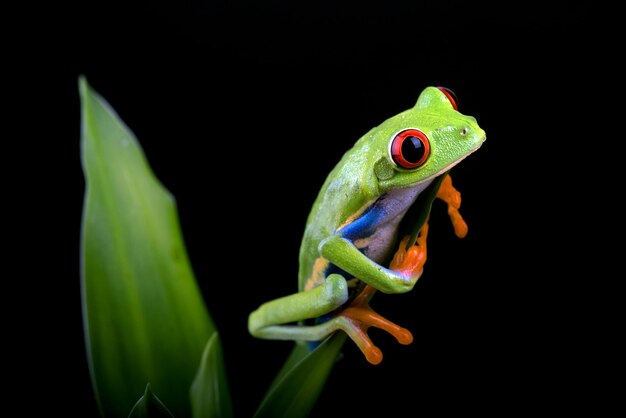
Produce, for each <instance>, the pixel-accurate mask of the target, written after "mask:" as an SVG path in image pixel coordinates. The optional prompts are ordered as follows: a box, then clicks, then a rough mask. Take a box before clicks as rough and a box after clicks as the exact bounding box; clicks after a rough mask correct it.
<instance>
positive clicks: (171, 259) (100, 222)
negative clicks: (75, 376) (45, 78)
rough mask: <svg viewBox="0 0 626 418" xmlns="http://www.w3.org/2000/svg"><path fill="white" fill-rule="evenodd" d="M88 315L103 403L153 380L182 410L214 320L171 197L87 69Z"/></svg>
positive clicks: (115, 406)
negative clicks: (89, 80) (92, 85)
mask: <svg viewBox="0 0 626 418" xmlns="http://www.w3.org/2000/svg"><path fill="white" fill-rule="evenodd" d="M79 87H80V97H81V104H82V141H81V145H82V163H83V171H84V173H85V183H86V193H85V201H84V208H83V220H82V236H81V241H82V242H81V262H82V266H81V285H82V298H83V319H84V324H85V334H86V343H87V353H88V358H89V365H90V371H91V376H92V382H93V385H94V389H95V392H96V397H97V400H98V403H99V406H100V409H101V411H102V413H103V414H104V415H105V416H112V417H120V416H125V415H126V414H127V413H128V411H129V410H130V409H131V407H132V406H133V404H134V403H135V400H136V399H137V398H136V394H137V393H141V391H143V389H144V385H145V384H146V382H150V383H151V385H152V387H153V388H154V390H155V391H156V392H157V393H158V394H159V396H160V397H161V399H163V401H164V402H165V404H167V405H168V407H169V408H170V410H171V411H172V413H173V414H174V415H175V416H176V417H181V418H182V417H186V416H187V417H188V416H191V406H190V402H189V387H190V385H191V382H192V380H193V378H194V375H195V373H196V371H197V369H198V365H199V364H200V359H201V356H202V351H203V349H204V346H205V344H206V342H207V341H208V340H209V337H210V336H211V335H212V334H213V333H214V331H215V327H214V325H213V321H212V320H211V318H210V316H209V313H208V311H207V309H206V306H205V304H204V301H203V298H202V295H201V293H200V291H199V289H198V286H197V283H196V280H195V277H194V274H193V271H192V268H191V265H190V263H189V260H188V256H187V250H186V248H185V246H184V242H183V238H182V233H181V230H180V225H179V221H178V214H177V210H176V205H175V202H174V199H173V197H172V196H171V195H170V194H169V192H168V191H167V190H166V189H165V188H164V187H163V186H162V185H161V184H160V183H159V181H158V180H157V178H156V177H155V175H154V174H153V172H152V170H151V169H150V167H149V165H148V162H147V161H146V157H145V155H144V153H143V151H142V149H141V147H140V145H139V143H138V141H137V140H136V139H135V136H134V135H133V134H132V132H131V131H130V130H129V129H128V128H127V127H126V126H125V125H124V123H123V122H122V121H121V120H120V119H119V117H118V116H117V114H116V113H115V112H114V111H113V109H112V108H111V107H110V106H109V104H108V103H107V102H106V101H105V100H104V99H103V98H102V97H100V96H99V95H98V94H97V93H95V92H94V91H93V90H92V89H91V88H90V86H89V85H88V84H87V81H86V80H85V78H84V77H81V78H80V80H79Z"/></svg>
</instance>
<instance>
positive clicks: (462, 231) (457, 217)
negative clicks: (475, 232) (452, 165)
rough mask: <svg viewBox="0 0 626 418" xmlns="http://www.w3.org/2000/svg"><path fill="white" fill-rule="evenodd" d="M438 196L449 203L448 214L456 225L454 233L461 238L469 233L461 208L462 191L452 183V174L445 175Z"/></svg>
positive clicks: (453, 224)
mask: <svg viewBox="0 0 626 418" xmlns="http://www.w3.org/2000/svg"><path fill="white" fill-rule="evenodd" d="M437 197H438V198H439V199H441V200H443V201H444V202H446V203H447V204H448V216H450V220H451V221H452V226H454V233H455V234H456V236H457V237H459V238H464V237H465V236H466V235H467V224H466V223H465V221H464V220H463V217H462V216H461V213H460V212H459V208H460V207H461V193H459V191H458V190H457V189H455V188H454V186H453V185H452V178H451V177H450V175H447V176H445V177H444V179H443V181H442V182H441V186H440V187H439V190H438V191H437Z"/></svg>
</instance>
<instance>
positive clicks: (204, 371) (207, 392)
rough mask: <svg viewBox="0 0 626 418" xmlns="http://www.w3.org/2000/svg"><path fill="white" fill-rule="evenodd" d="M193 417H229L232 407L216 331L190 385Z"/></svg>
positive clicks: (205, 349)
mask: <svg viewBox="0 0 626 418" xmlns="http://www.w3.org/2000/svg"><path fill="white" fill-rule="evenodd" d="M190 395H191V410H192V412H193V415H192V416H193V418H214V417H215V418H229V417H232V416H233V407H232V403H231V400H230V392H229V390H228V380H227V378H226V370H225V367H224V358H223V354H222V346H221V344H220V338H219V334H218V333H217V332H216V333H214V334H213V336H212V337H211V338H210V339H209V342H208V343H207V345H206V347H205V348H204V353H202V361H201V362H200V368H199V369H198V374H196V378H195V379H194V381H193V384H192V385H191V391H190Z"/></svg>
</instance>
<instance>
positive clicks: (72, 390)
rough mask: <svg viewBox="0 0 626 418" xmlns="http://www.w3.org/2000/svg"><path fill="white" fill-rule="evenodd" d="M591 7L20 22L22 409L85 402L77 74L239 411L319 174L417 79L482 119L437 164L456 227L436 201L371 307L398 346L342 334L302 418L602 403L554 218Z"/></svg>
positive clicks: (304, 6) (399, 105)
mask: <svg viewBox="0 0 626 418" xmlns="http://www.w3.org/2000/svg"><path fill="white" fill-rule="evenodd" d="M294 3H296V2H294ZM48 7H50V6H48ZM591 11H592V10H591V8H590V7H589V6H581V5H574V4H572V3H571V2H565V1H562V2H554V3H552V4H551V5H550V6H549V7H548V6H547V5H541V4H540V5H533V6H530V5H526V4H518V5H513V4H507V5H506V6H504V5H493V6H491V7H484V8H479V7H477V6H476V5H472V4H469V3H461V4H458V2H452V1H440V2H434V1H430V2H418V1H415V2H377V4H372V5H369V4H364V3H362V2H350V3H346V2H342V3H341V4H335V3H334V2H328V1H325V2H315V3H313V2H297V4H292V2H287V1H239V2H226V1H219V2H216V1H214V2H208V1H186V2H177V3H176V4H175V5H174V4H170V3H167V2H134V3H131V4H116V3H111V2H90V3H89V4H88V5H87V4H84V5H80V6H62V5H55V6H54V8H53V9H48V8H46V9H45V10H42V9H37V13H36V15H37V19H34V20H32V21H28V25H27V26H26V27H25V28H23V30H24V31H27V28H32V31H31V33H30V34H31V35H32V36H33V37H34V40H35V42H32V43H29V44H27V46H24V47H19V46H16V45H13V46H16V48H15V50H16V51H17V52H19V56H20V57H21V58H20V59H22V58H23V59H24V61H23V62H27V63H28V64H27V65H26V66H24V67H23V69H20V72H21V75H26V76H27V77H26V80H27V81H25V82H24V84H23V85H24V86H25V87H24V90H23V92H22V94H21V95H20V100H18V101H16V102H15V105H14V110H15V109H16V110H18V113H22V114H24V115H26V116H27V118H28V119H26V121H24V122H23V123H22V125H21V126H22V132H24V134H23V135H22V136H21V138H23V139H24V141H23V143H25V144H26V145H27V148H29V152H28V153H27V154H25V155H27V156H30V157H29V158H30V160H29V161H37V162H38V163H37V164H34V163H32V166H36V167H37V168H39V169H40V170H41V171H39V170H36V172H38V173H39V174H38V175H36V176H35V177H36V180H35V181H32V182H31V181H28V182H27V183H25V187H23V188H22V189H21V191H22V192H25V194H27V195H29V198H30V199H33V198H34V201H35V203H33V204H32V205H30V206H29V210H26V209H25V210H24V211H25V212H26V211H28V213H30V211H32V212H33V213H34V215H35V219H36V220H37V221H38V222H36V223H35V224H36V226H31V228H32V229H29V228H24V229H23V233H22V238H24V237H25V238H26V242H25V244H24V246H23V247H20V246H18V249H19V248H28V249H29V251H28V253H29V254H33V253H35V254H39V255H42V257H41V258H39V259H40V260H41V262H32V260H33V259H30V260H31V261H30V262H27V264H25V268H26V270H27V271H28V272H29V273H30V274H28V275H26V278H24V279H23V284H26V288H27V290H28V291H30V292H34V293H35V295H34V297H33V295H32V293H31V294H29V295H28V297H24V300H27V301H28V302H27V303H26V302H25V304H24V305H23V307H22V308H21V311H22V313H21V314H20V315H21V316H20V317H23V318H25V319H26V320H27V327H26V328H24V327H22V326H21V325H20V326H18V329H19V330H21V331H22V332H21V333H19V337H18V338H16V339H15V340H14V341H15V343H12V344H11V345H12V346H13V347H14V348H17V350H18V351H21V352H27V353H28V354H29V355H28V359H27V360H24V361H23V363H20V364H21V365H22V366H23V368H28V370H29V371H28V372H24V373H23V374H22V376H21V378H22V379H23V380H20V382H22V383H20V385H18V388H19V391H20V392H21V393H22V394H25V395H26V396H27V397H29V396H32V398H29V399H35V398H36V399H38V401H37V402H28V403H25V404H24V405H27V408H29V409H32V408H41V410H50V408H52V409H57V410H58V411H68V412H71V413H72V414H73V415H76V416H84V417H88V416H96V412H97V409H96V406H95V401H94V398H93V394H92V391H91V387H90V381H89V376H88V371H87V364H86V359H85V350H84V342H83V335H82V320H81V310H80V287H79V234H80V217H81V211H82V199H83V193H84V182H83V177H82V171H81V166H80V149H79V138H80V131H79V129H80V107H79V105H80V104H79V97H78V89H77V80H78V76H79V75H80V74H84V75H85V76H86V77H87V79H88V81H89V82H90V84H91V85H92V87H93V88H94V89H95V90H96V91H98V92H99V93H100V94H101V95H103V96H104V97H105V98H106V99H107V100H108V101H109V102H110V103H111V105H112V106H113V107H114V108H115V109H116V110H117V112H118V114H119V115H120V116H121V118H122V119H123V120H124V121H125V122H126V123H127V125H129V127H130V128H131V129H132V130H133V131H134V132H135V134H136V135H137V137H138V139H139V141H140V142H141V144H142V146H143V148H144V150H145V152H146V155H147V157H148V159H149V161H150V163H151V165H152V167H153V169H154V171H155V172H156V173H157V175H158V177H159V178H160V180H161V181H162V182H163V184H164V185H165V186H166V187H167V188H168V189H169V190H170V191H171V192H172V193H173V194H174V196H175V197H176V199H177V202H178V207H179V214H180V219H181V223H182V227H183V233H184V237H185V240H186V243H187V247H188V251H189V254H190V258H191V261H192V264H193V268H194V271H195V273H196V276H197V279H198V281H199V283H200V286H201V288H202V290H203V292H204V295H205V299H206V302H207V305H208V307H209V310H210V312H211V314H212V316H213V318H214V320H215V322H216V324H217V326H218V328H219V330H220V333H221V336H222V342H223V346H224V349H225V353H226V354H225V356H226V367H227V370H228V373H229V379H230V383H231V392H232V397H233V401H234V409H235V413H236V415H237V416H241V417H244V416H250V415H251V414H252V412H253V411H254V408H255V407H256V406H257V405H258V403H259V401H260V400H261V397H262V395H263V393H264V391H265V389H266V387H267V385H268V384H269V383H270V381H271V379H272V378H273V375H274V373H275V372H276V371H277V370H278V368H279V367H280V365H281V364H282V361H283V360H284V357H285V355H286V354H287V353H288V352H289V350H290V347H291V344H290V343H288V342H275V341H262V340H256V339H254V338H252V337H250V336H249V335H248V333H247V329H246V321H247V316H248V314H249V313H250V312H251V311H252V310H253V309H255V308H256V307H257V306H258V305H259V304H260V303H262V302H264V301H267V300H270V299H272V298H275V297H278V296H282V295H286V294H289V293H292V292H294V291H295V290H296V284H297V276H296V274H297V267H298V266H297V256H298V247H299V244H300V238H301V234H302V231H303V226H304V222H305V219H306V216H307V214H308V211H309V209H310V206H311V204H312V202H313V200H314V198H315V196H316V194H317V191H318V189H319V187H320V186H321V184H322V182H323V180H324V178H325V176H326V175H327V174H328V172H329V171H330V170H331V168H332V167H333V166H334V164H335V163H336V162H337V161H338V160H339V158H340V157H341V155H342V154H343V153H344V152H345V151H346V150H347V149H348V148H349V147H350V146H351V145H352V144H353V142H354V141H355V140H356V139H357V138H359V137H360V136H361V135H362V134H364V133H365V132H366V131H367V130H369V129H370V128H371V127H373V126H375V125H377V124H379V123H380V122H382V121H383V120H385V119H386V118H388V117H390V116H393V115H395V114H396V113H398V112H400V111H402V110H404V109H406V108H408V107H411V106H412V105H413V104H414V102H415V100H416V99H417V96H418V95H419V93H420V92H421V90H422V89H423V88H424V87H426V86H429V85H444V86H447V87H450V88H452V89H453V90H454V91H455V92H456V94H457V96H458V97H459V101H460V110H461V111H462V112H463V113H465V114H470V115H473V116H475V117H476V118H477V119H478V122H479V124H480V125H481V127H482V128H483V129H485V131H486V132H487V141H486V143H485V144H484V145H483V147H482V148H481V149H480V151H479V152H477V153H476V154H474V155H472V156H471V157H470V158H468V159H467V160H465V161H464V162H463V163H462V164H461V165H459V166H458V167H457V168H455V170H454V172H453V179H454V181H455V185H456V186H457V188H458V189H459V190H460V191H461V193H462V195H463V199H464V200H463V206H462V214H463V215H464V217H465V219H466V221H467V222H468V224H469V231H470V232H469V235H468V237H467V238H466V239H464V240H458V239H456V238H455V237H454V235H453V232H452V229H451V227H450V224H449V222H448V221H447V218H446V215H445V208H444V206H443V205H436V207H435V211H434V213H433V217H432V225H431V227H432V229H431V235H430V237H429V239H430V241H429V261H428V263H427V265H426V272H425V274H424V276H423V277H422V278H421V279H420V281H419V282H418V284H417V286H416V287H415V289H414V290H413V291H412V292H410V293H409V294H405V295H395V296H385V295H381V296H377V297H376V298H375V299H374V301H373V306H374V308H375V309H376V310H377V311H379V312H380V313H382V314H383V315H384V316H386V317H388V318H390V319H391V320H393V321H395V322H397V323H399V324H401V325H403V326H405V327H407V328H408V329H410V330H411V331H412V332H413V334H414V336H415V342H414V343H413V344H412V345H410V346H407V347H404V346H399V345H398V344H396V343H395V341H394V340H393V339H392V338H391V337H390V336H388V335H386V334H384V333H382V332H377V330H371V331H370V335H371V336H372V338H373V339H374V341H375V342H376V344H378V345H379V347H380V348H381V349H382V350H383V353H384V355H385V359H384V361H383V363H382V364H381V365H379V366H376V367H374V366H371V365H369V364H368V363H366V361H365V360H364V358H363V357H362V355H361V354H360V353H359V352H358V350H357V349H356V348H355V347H354V346H353V344H350V343H349V344H346V346H345V349H344V356H343V358H342V360H341V361H340V362H338V364H337V365H336V367H335V369H334V371H333V374H332V375H331V378H330V380H329V383H328V385H327V386H326V388H325V390H324V392H323V393H322V395H321V397H320V400H319V403H318V404H317V406H316V407H315V410H314V411H313V415H314V416H322V415H324V414H327V413H329V412H332V413H335V414H350V413H355V414H357V413H368V412H370V411H371V409H372V408H377V407H379V406H382V407H383V408H384V409H385V411H386V412H387V413H388V414H390V415H394V414H399V413H401V412H403V411H410V413H411V414H415V415H418V414H424V413H429V411H433V410H434V411H437V413H438V414H443V413H459V412H463V413H480V414H486V415H498V416H501V415H504V414H509V413H511V412H526V413H533V414H534V413H536V412H537V411H547V412H556V411H563V410H564V409H569V410H577V411H580V410H584V409H585V408H588V407H592V406H593V407H594V408H598V404H597V403H596V401H597V400H598V398H595V397H594V396H592V395H591V393H592V391H593V389H594V388H596V387H597V381H596V380H595V378H594V377H593V372H594V370H595V367H596V366H595V363H594V360H593V359H590V358H588V357H586V355H585V353H586V351H585V350H584V349H582V348H581V347H582V346H583V344H584V343H585V342H586V341H588V340H589V339H590V337H589V336H588V335H587V336H585V335H584V334H585V332H586V331H588V329H587V326H588V321H589V319H588V313H589V310H590V308H589V306H591V305H592V304H593V303H594V302H595V301H594V296H593V293H591V292H587V291H586V289H585V288H584V286H585V285H584V282H583V281H582V279H580V278H579V275H578V273H580V272H581V271H582V270H584V268H585V263H586V261H587V260H586V259H587V258H588V254H589V253H588V252H585V251H586V250H582V249H580V247H579V246H578V245H577V244H582V243H581V240H580V239H579V238H580V231H581V229H583V225H582V223H583V221H581V217H580V216H578V214H580V213H583V212H584V211H585V210H586V207H585V201H584V199H577V200H576V205H575V206H574V210H571V206H570V210H569V211H566V210H564V203H563V202H564V201H565V202H569V203H571V199H572V197H573V196H574V194H575V193H576V191H575V189H576V188H575V185H576V184H579V183H580V181H579V180H578V179H571V178H569V179H568V180H567V181H562V177H561V176H562V175H563V174H564V172H565V174H567V172H566V170H567V169H568V167H569V165H570V162H576V163H579V162H580V158H581V157H580V151H581V150H582V149H584V147H585V146H586V142H585V140H584V138H583V137H582V136H581V135H577V134H576V132H573V131H576V129H569V128H567V126H570V125H571V124H575V123H576V121H577V120H578V119H580V118H582V117H583V116H584V114H585V111H584V107H582V106H581V103H583V102H584V101H585V100H588V97H589V96H588V95H589V92H590V91H591V89H592V85H591V84H590V82H589V81H588V80H587V78H586V76H587V73H588V70H589V68H591V67H592V66H594V65H595V63H594V58H593V56H594V55H593V54H594V53H593V51H594V49H593V48H592V46H593V45H592V44H591V41H590V38H589V36H588V32H586V31H585V30H583V28H585V27H586V26H587V25H588V23H589V20H590V13H591ZM27 20H28V19H27ZM564 125H565V126H566V127H565V128H564ZM35 146H36V147H37V148H35ZM31 147H32V148H31ZM40 160H41V161H40ZM547 173H550V175H547ZM20 178H26V175H25V174H24V175H22V176H21V177H20ZM576 195H577V193H576ZM30 199H29V201H30ZM565 205H567V203H566V204H565ZM40 267H41V270H40V269H39V268H40ZM26 313H30V315H26ZM25 329H26V330H27V331H26V332H24V330H25ZM33 344H35V345H33ZM33 347H35V350H32V348H33ZM29 366H34V368H33V369H32V370H31V368H30V367H29ZM33 388H37V389H36V390H35V389H33ZM33 393H35V394H36V396H34V395H33ZM603 396H610V395H609V394H605V395H603ZM596 410H597V409H596ZM55 415H56V413H55Z"/></svg>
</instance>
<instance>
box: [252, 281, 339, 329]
mask: <svg viewBox="0 0 626 418" xmlns="http://www.w3.org/2000/svg"><path fill="white" fill-rule="evenodd" d="M347 300H348V284H347V282H346V279H345V278H344V277H343V276H341V275H339V274H331V275H329V276H328V277H327V278H326V280H325V281H324V283H323V284H321V285H320V286H317V287H315V288H313V289H311V290H307V291H306V292H299V293H294V294H292V295H289V296H285V297H282V298H279V299H275V300H272V301H270V302H267V303H264V304H263V305H261V306H260V307H259V308H258V309H257V310H255V311H254V312H252V313H251V314H250V317H249V318H248V330H249V331H250V334H252V335H254V336H255V337H257V338H267V339H273V340H300V341H319V340H322V339H324V338H325V337H326V336H327V335H328V334H329V333H331V332H332V330H329V328H328V326H327V325H326V324H320V325H314V326H304V325H288V324H290V323H296V322H299V321H303V320H305V319H313V318H319V317H321V316H324V315H327V314H329V313H331V312H333V311H334V310H336V309H337V308H339V307H340V306H342V305H343V304H344V303H346V301H347Z"/></svg>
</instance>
